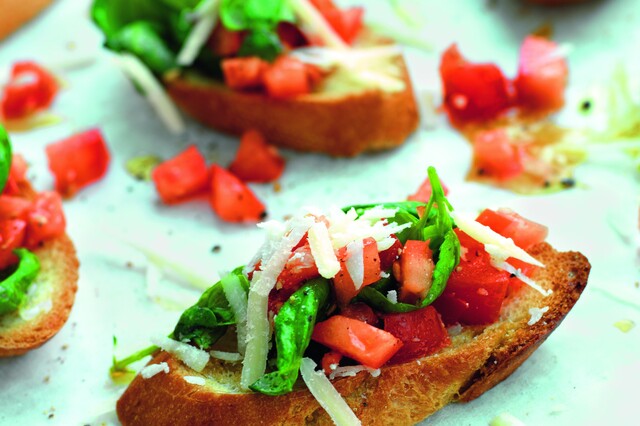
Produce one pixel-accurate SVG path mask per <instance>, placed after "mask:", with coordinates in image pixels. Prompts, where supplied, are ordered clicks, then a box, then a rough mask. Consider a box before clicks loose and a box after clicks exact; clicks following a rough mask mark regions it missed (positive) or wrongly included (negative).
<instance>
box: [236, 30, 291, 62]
mask: <svg viewBox="0 0 640 426" xmlns="http://www.w3.org/2000/svg"><path fill="white" fill-rule="evenodd" d="M282 49H283V47H282V43H281V42H280V37H279V36H278V34H277V33H276V32H274V31H273V30H270V29H268V28H265V27H260V28H256V29H253V30H251V31H250V32H249V33H248V34H247V35H246V36H245V38H244V40H243V41H242V45H241V46H240V50H238V56H258V57H259V58H262V59H264V60H265V61H269V62H272V61H274V60H275V59H276V58H277V57H278V55H279V54H280V52H282Z"/></svg>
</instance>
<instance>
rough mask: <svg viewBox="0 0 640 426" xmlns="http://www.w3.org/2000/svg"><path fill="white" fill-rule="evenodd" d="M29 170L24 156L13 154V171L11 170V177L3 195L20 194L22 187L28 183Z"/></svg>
mask: <svg viewBox="0 0 640 426" xmlns="http://www.w3.org/2000/svg"><path fill="white" fill-rule="evenodd" d="M28 168H29V166H28V165H27V162H26V160H25V159H24V157H23V156H22V155H20V154H13V157H12V159H11V169H9V177H8V179H7V183H6V185H5V186H4V190H3V191H2V193H3V194H7V195H16V194H19V193H20V185H21V184H24V183H25V182H27V169H28Z"/></svg>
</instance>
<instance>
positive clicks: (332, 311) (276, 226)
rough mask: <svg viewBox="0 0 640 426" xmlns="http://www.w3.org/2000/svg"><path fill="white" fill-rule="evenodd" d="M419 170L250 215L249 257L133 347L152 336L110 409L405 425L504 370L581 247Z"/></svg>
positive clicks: (574, 289) (530, 339)
mask: <svg viewBox="0 0 640 426" xmlns="http://www.w3.org/2000/svg"><path fill="white" fill-rule="evenodd" d="M429 178H430V182H431V183H432V196H431V198H430V201H429V202H428V203H425V204H423V203H420V202H413V201H409V202H401V203H386V204H380V205H375V204H372V205H361V206H352V207H348V208H345V209H342V210H340V209H335V210H332V211H329V212H324V213H323V212H319V211H310V212H308V213H307V214H304V215H301V216H299V217H293V218H291V219H289V220H288V221H287V222H285V223H277V222H268V223H266V224H264V225H263V227H264V228H265V229H266V230H267V234H268V238H267V241H266V242H265V244H264V245H263V246H262V248H261V249H260V250H259V251H258V254H257V255H256V256H255V258H254V259H253V260H252V261H251V262H250V263H249V264H248V265H247V266H245V267H240V268H237V269H235V270H234V271H232V272H231V273H229V274H228V275H227V276H225V277H223V278H222V279H221V281H219V282H218V283H216V284H215V285H213V286H212V287H211V288H209V289H208V290H207V291H206V292H205V293H204V294H203V295H202V297H201V298H200V300H199V301H198V302H197V303H196V304H195V305H194V306H192V307H190V308H189V309H187V310H186V311H185V312H184V313H183V314H182V315H181V317H180V319H179V321H178V323H177V325H176V327H175V329H174V330H173V332H172V333H171V334H170V335H169V337H161V338H158V339H157V340H156V343H157V345H158V346H156V347H151V348H149V349H147V350H145V351H142V352H141V356H142V355H148V354H150V353H152V352H154V351H155V352H154V354H153V359H152V360H151V361H150V362H149V364H148V365H147V366H146V367H144V368H143V369H142V371H141V373H140V374H139V375H138V376H137V377H136V378H135V379H134V380H133V382H132V383H131V384H130V386H129V387H128V389H127V390H126V391H125V392H124V394H123V395H122V397H121V398H120V399H119V401H118V403H117V413H118V417H119V419H120V421H121V422H122V424H123V425H144V424H156V425H164V424H166V425H169V424H171V425H199V424H202V425H204V424H229V425H249V424H265V425H276V424H278V425H279V424H287V425H290V424H301V425H302V424H331V422H333V423H335V424H338V425H354V424H360V423H362V424H367V425H391V424H393V425H410V424H414V423H416V422H418V421H420V420H422V419H424V418H426V417H428V416H429V415H431V414H433V413H434V412H435V411H437V410H438V409H440V408H442V407H443V406H445V405H446V404H448V403H451V402H457V401H470V400H472V399H474V398H476V397H478V396H480V395H481V394H483V393H484V392H486V391H487V390H489V389H491V388H492V387H493V386H494V385H496V384H497V383H499V382H500V381H502V380H503V379H505V378H506V377H507V376H509V375H510V374H511V373H512V372H513V371H514V370H515V369H516V368H517V367H518V366H519V365H520V364H522V363H523V362H524V361H525V360H526V359H527V358H528V357H529V356H530V355H531V353H533V351H534V350H535V349H536V348H537V347H538V346H539V345H540V344H541V343H542V342H543V341H544V340H545V339H546V337H547V336H549V334H550V333H551V332H552V331H553V330H554V329H555V328H556V327H557V326H558V325H559V324H560V322H561V321H562V319H563V318H564V317H565V316H566V315H567V314H568V312H569V311H570V309H571V308H572V307H573V305H574V304H575V303H576V301H577V300H578V298H579V297H580V294H581V292H582V290H583V289H584V288H585V286H586V283H587V278H588V275H589V270H590V265H589V262H588V261H587V259H586V258H585V257H584V256H583V255H581V254H580V253H577V252H557V251H555V250H554V249H553V248H552V247H551V246H550V245H549V244H547V243H546V242H544V239H545V238H546V234H547V228H546V227H545V226H543V225H540V224H537V223H535V222H533V221H529V220H527V219H525V218H523V217H522V216H520V215H518V214H516V213H514V212H513V211H510V210H485V211H483V212H482V213H481V214H480V216H478V217H477V218H476V219H473V218H469V217H467V216H465V215H462V214H459V213H457V212H454V211H453V209H452V207H451V205H450V204H449V202H448V201H447V199H446V197H445V196H444V192H443V189H442V186H441V185H440V183H439V180H438V177H437V175H436V173H435V170H433V169H430V171H429ZM165 336H166V335H165ZM135 359H141V357H136V356H133V357H129V358H128V359H127V362H131V361H133V360H135ZM117 364H118V363H117V362H116V365H115V367H118V368H122V367H124V365H122V364H120V365H119V366H118V365H117ZM318 366H320V367H318Z"/></svg>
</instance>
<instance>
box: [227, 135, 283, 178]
mask: <svg viewBox="0 0 640 426" xmlns="http://www.w3.org/2000/svg"><path fill="white" fill-rule="evenodd" d="M284 166H285V161H284V158H282V157H281V156H280V153H279V152H278V149H277V148H276V147H275V146H273V145H269V144H268V143H267V141H266V140H265V139H264V136H262V134H261V133H260V132H258V131H256V130H247V131H246V132H244V133H243V134H242V137H241V138H240V146H239V147H238V152H237V153H236V158H235V159H234V160H233V162H232V163H231V165H230V166H229V171H231V173H233V174H234V175H236V176H237V177H238V178H240V179H242V180H243V181H245V182H264V183H266V182H273V181H274V180H276V179H278V178H279V177H280V176H281V175H282V172H283V171H284Z"/></svg>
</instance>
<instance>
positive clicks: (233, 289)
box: [220, 274, 247, 355]
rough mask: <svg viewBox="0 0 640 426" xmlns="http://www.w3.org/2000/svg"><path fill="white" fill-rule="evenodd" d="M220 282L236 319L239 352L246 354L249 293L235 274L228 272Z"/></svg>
mask: <svg viewBox="0 0 640 426" xmlns="http://www.w3.org/2000/svg"><path fill="white" fill-rule="evenodd" d="M220 284H222V291H223V292H224V296H225V297H226V298H227V301H228V302H229V306H230V307H231V310H232V311H233V316H234V317H235V319H236V334H237V335H238V352H240V354H241V355H244V351H245V349H246V348H247V295H246V294H245V292H244V290H243V289H242V287H241V285H240V280H239V279H238V277H237V276H235V275H233V274H227V275H225V276H224V277H222V282H221V283H220Z"/></svg>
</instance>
